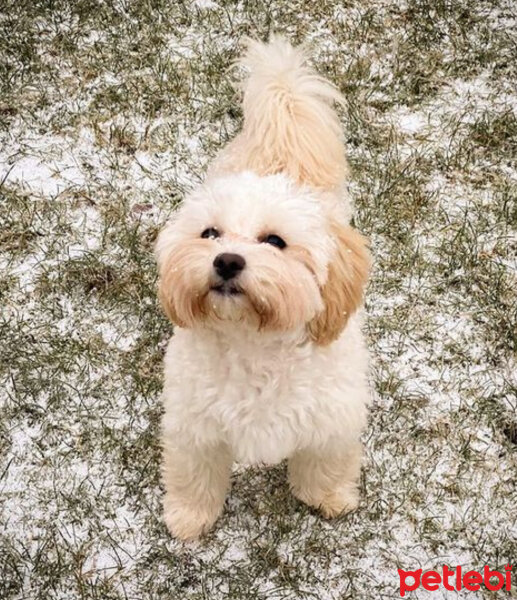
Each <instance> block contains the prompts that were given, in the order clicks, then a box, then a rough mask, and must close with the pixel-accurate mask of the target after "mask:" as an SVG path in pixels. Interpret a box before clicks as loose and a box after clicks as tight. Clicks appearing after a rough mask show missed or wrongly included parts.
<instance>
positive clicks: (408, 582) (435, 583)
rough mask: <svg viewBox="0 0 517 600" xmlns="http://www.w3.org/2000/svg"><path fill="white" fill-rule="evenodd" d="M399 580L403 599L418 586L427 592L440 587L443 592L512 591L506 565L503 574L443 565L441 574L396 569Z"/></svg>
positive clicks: (488, 569)
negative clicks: (463, 590)
mask: <svg viewBox="0 0 517 600" xmlns="http://www.w3.org/2000/svg"><path fill="white" fill-rule="evenodd" d="M397 571H398V574H399V579H400V584H399V589H400V596H401V597H402V598H403V597H404V596H405V595H406V593H407V592H412V591H414V590H417V589H418V588H419V587H420V586H422V587H423V588H424V590H427V591H434V590H437V589H439V588H440V587H442V588H443V589H445V590H450V591H453V590H454V591H458V592H459V591H460V590H462V589H463V588H465V589H466V590H469V591H473V592H474V591H477V590H479V589H480V588H481V587H482V586H484V587H485V589H487V590H488V591H490V592H497V591H499V590H503V589H504V590H506V591H508V592H510V591H511V589H512V565H506V566H505V567H504V572H501V571H495V570H494V571H492V570H491V569H490V567H488V566H485V567H483V570H482V572H481V571H465V572H463V571H462V569H461V567H454V568H449V567H448V566H447V565H443V567H442V572H441V573H440V572H438V571H425V572H422V569H417V570H416V571H404V570H403V569H397Z"/></svg>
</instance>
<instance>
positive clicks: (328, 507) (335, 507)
mask: <svg viewBox="0 0 517 600" xmlns="http://www.w3.org/2000/svg"><path fill="white" fill-rule="evenodd" d="M292 491H293V493H294V495H295V496H296V497H297V498H298V500H301V501H302V502H304V503H305V504H307V505H309V506H312V507H313V508H316V509H318V510H319V511H320V512H321V514H322V515H323V516H324V517H325V518H327V519H333V518H334V517H338V516H340V515H344V514H346V513H349V512H352V511H354V510H355V509H356V508H357V507H358V505H359V491H358V489H357V487H356V486H355V485H347V486H343V487H341V488H339V489H337V490H335V491H332V492H326V493H321V492H317V493H315V492H314V490H311V491H308V490H301V489H293V490H292Z"/></svg>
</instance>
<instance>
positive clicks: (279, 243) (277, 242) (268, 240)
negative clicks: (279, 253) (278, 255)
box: [260, 233, 287, 250]
mask: <svg viewBox="0 0 517 600" xmlns="http://www.w3.org/2000/svg"><path fill="white" fill-rule="evenodd" d="M260 241H261V242H262V243H264V244H271V245H272V246H276V247H277V248H280V250H283V249H284V248H285V247H286V246H287V244H286V243H285V242H284V240H283V239H282V238H281V237H280V236H279V235H275V234H274V233H270V234H269V235H266V236H265V237H263V238H262V239H261V240H260Z"/></svg>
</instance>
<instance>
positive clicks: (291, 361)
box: [208, 351, 316, 464]
mask: <svg viewBox="0 0 517 600" xmlns="http://www.w3.org/2000/svg"><path fill="white" fill-rule="evenodd" d="M310 362H311V361H310V357H309V355H308V353H307V352H303V351H302V352H296V351H292V352H291V353H289V354H288V353H285V354H282V353H274V352H273V353H271V354H270V355H268V356H242V355H240V356H239V355H238V353H237V352H235V353H234V352H233V351H230V352H228V353H227V354H226V355H225V356H222V357H221V360H220V361H219V364H218V365H217V369H218V370H219V373H220V375H218V386H217V388H218V389H217V393H216V395H215V398H214V402H213V403H212V404H211V405H210V407H209V409H208V410H209V413H210V415H211V416H212V417H213V418H214V419H215V421H216V422H217V424H218V426H219V427H220V428H221V430H222V432H224V434H225V437H226V439H227V441H228V442H229V443H230V445H231V446H232V449H233V452H234V454H235V457H236V459H237V460H240V461H242V462H247V463H250V462H264V463H269V464H273V463H276V462H279V461H280V460H282V459H283V458H285V457H287V456H289V455H290V454H292V453H293V452H294V451H295V450H296V448H297V447H299V446H301V445H303V443H305V442H307V439H306V438H307V436H308V435H310V434H311V432H312V431H313V429H314V428H313V420H314V416H315V413H316V410H315V395H314V389H313V388H314V378H313V373H312V372H311V369H310Z"/></svg>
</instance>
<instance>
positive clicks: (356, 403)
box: [156, 37, 370, 539]
mask: <svg viewBox="0 0 517 600" xmlns="http://www.w3.org/2000/svg"><path fill="white" fill-rule="evenodd" d="M242 62H243V64H244V65H245V66H246V67H247V68H248V69H249V73H250V74H249V77H248V78H247V80H246V84H245V88H244V125H243V129H242V131H241V133H239V134H238V135H237V137H236V138H235V139H234V140H233V141H232V142H231V143H230V144H229V145H228V146H227V147H226V148H224V149H223V150H222V152H221V154H220V155H219V156H218V157H217V158H216V160H215V161H214V163H213V164H212V166H211V168H210V170H209V173H208V176H207V179H206V182H205V183H204V184H203V185H201V186H200V187H198V188H197V189H195V190H194V191H193V192H192V193H191V194H190V195H189V196H188V197H187V198H186V199H185V201H184V203H183V205H182V206H181V208H180V209H179V211H178V212H177V213H176V215H175V217H174V219H173V220H172V222H171V223H169V224H168V225H167V226H166V228H165V229H164V230H163V231H162V232H161V234H160V236H159V239H158V242H157V249H156V252H157V258H158V263H159V269H160V284H159V296H160V299H161V302H162V305H163V307H164V310H165V312H166V313H167V315H168V316H169V318H170V319H171V320H172V321H173V323H175V324H176V326H177V328H176V331H175V335H174V337H173V338H172V339H171V341H170V343H169V347H168V350H167V354H166V357H165V387H164V394H163V398H164V403H165V415H164V418H163V432H162V434H163V457H164V461H163V481H164V485H165V500H164V512H165V521H166V523H167V526H168V527H169V529H170V531H171V533H172V534H173V535H175V536H177V537H179V538H182V539H189V538H195V537H197V536H199V535H200V534H202V533H203V532H205V531H206V530H208V529H209V528H210V527H212V525H213V524H214V522H215V520H216V519H217V517H218V516H219V514H220V513H221V510H222V507H223V504H224V498H225V495H226V492H227V489H228V485H229V479H230V471H231V465H232V461H233V460H238V461H242V462H246V463H266V464H274V463H277V462H279V461H281V460H283V459H285V458H288V459H289V469H288V470H289V482H290V485H291V489H292V491H293V493H294V494H295V495H296V496H297V497H298V498H299V499H300V500H302V501H303V502H306V503H307V504H309V505H311V506H314V507H317V508H319V509H320V510H321V511H322V513H323V514H324V515H325V516H327V517H332V516H336V515H338V514H340V513H342V512H345V511H349V510H352V509H354V508H355V507H356V506H357V502H358V491H357V483H358V478H359V472H360V463H361V444H360V441H359V437H360V434H361V431H362V429H363V428H364V426H365V423H366V414H367V405H368V402H369V393H368V384H367V362H368V355H367V350H366V348H365V345H364V342H363V336H362V334H361V316H360V308H361V303H362V296H363V291H364V287H365V284H366V281H367V277H368V271H369V265H370V257H369V253H368V250H367V243H366V240H365V238H364V237H363V236H362V235H361V234H359V233H358V232H357V231H356V230H354V229H353V228H352V227H351V226H350V225H349V217H350V208H349V205H348V200H347V198H346V195H345V190H344V185H345V180H346V172H347V169H346V159H345V152H344V146H343V141H342V137H341V131H340V126H339V121H338V118H337V116H336V114H335V112H334V111H333V109H332V102H334V101H340V99H341V97H340V95H339V93H338V91H337V90H336V89H335V88H334V87H333V86H332V85H331V84H330V83H328V82H327V81H325V80H323V79H322V78H321V77H319V76H318V75H316V74H315V73H314V72H313V71H312V70H311V69H310V68H309V67H308V66H307V63H306V57H305V55H304V52H303V51H302V50H301V49H299V48H293V47H291V46H290V45H289V44H288V43H287V42H286V41H284V40H282V39H281V38H279V37H273V38H272V39H271V40H270V42H269V43H268V44H262V43H259V42H250V44H249V47H248V51H247V53H246V55H245V57H244V59H243V61H242ZM214 230H217V231H216V232H214ZM202 232H205V235H204V237H203V236H202ZM271 235H275V236H280V237H281V238H282V239H283V240H284V241H285V243H286V246H285V248H280V247H279V246H278V244H277V245H272V244H270V243H266V240H267V236H271ZM224 253H226V254H228V253H231V254H232V255H234V256H235V255H238V257H239V260H240V259H241V258H242V259H243V261H242V262H245V266H244V268H241V269H240V271H238V274H236V275H235V277H231V278H230V279H228V280H225V279H224V278H222V277H221V275H220V274H218V270H217V268H215V267H214V260H215V259H216V257H218V256H220V255H221V254H224ZM241 266H242V265H241Z"/></svg>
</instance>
